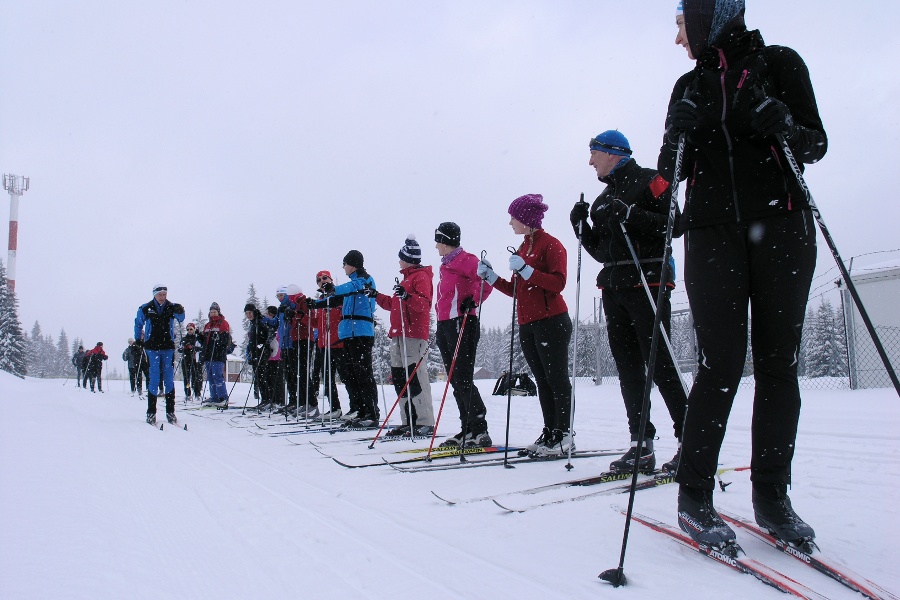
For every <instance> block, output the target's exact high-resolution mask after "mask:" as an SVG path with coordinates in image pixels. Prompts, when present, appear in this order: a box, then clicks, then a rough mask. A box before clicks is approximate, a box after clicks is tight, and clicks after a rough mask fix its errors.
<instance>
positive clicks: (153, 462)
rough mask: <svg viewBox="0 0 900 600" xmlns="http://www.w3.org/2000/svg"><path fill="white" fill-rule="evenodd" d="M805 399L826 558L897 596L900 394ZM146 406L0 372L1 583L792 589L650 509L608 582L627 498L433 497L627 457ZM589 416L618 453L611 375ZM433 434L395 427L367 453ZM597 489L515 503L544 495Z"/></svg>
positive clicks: (586, 408)
mask: <svg viewBox="0 0 900 600" xmlns="http://www.w3.org/2000/svg"><path fill="white" fill-rule="evenodd" d="M492 383H493V382H481V385H480V387H481V388H482V393H483V395H484V397H485V399H486V402H487V403H488V409H489V414H488V419H489V422H490V426H491V433H492V436H494V442H495V444H498V445H501V444H503V442H504V440H503V434H504V431H505V427H506V423H505V417H506V398H505V397H491V396H489V395H488V394H489V393H490V387H491V385H492ZM435 385H436V386H437V387H439V384H435ZM110 387H112V388H115V387H116V386H115V382H113V385H112V386H110ZM238 387H239V388H244V389H243V394H245V393H246V388H245V386H244V385H243V384H241V385H239V386H238ZM437 387H436V388H435V389H437ZM441 392H442V390H441ZM235 393H236V397H242V396H243V394H242V393H241V389H237V390H236V392H235ZM440 395H441V394H440V393H438V394H436V395H435V397H436V398H440ZM803 396H804V409H803V413H802V415H801V421H800V431H799V434H798V440H797V449H796V456H795V459H794V487H793V489H792V491H791V497H792V499H793V500H794V505H795V507H796V508H797V510H798V512H800V514H801V515H802V516H803V517H804V518H805V519H806V520H808V521H809V522H810V523H811V524H812V525H813V526H814V527H815V528H816V530H817V533H818V541H819V544H820V545H821V546H822V548H823V549H824V551H825V554H826V555H827V556H829V557H831V558H833V559H835V560H836V561H838V562H840V563H843V564H847V565H848V566H850V567H851V568H852V569H854V570H855V571H857V572H859V573H860V574H862V575H864V576H866V577H869V578H870V579H872V580H874V581H876V582H877V583H879V584H881V585H882V586H884V587H886V588H887V589H889V590H892V591H894V592H895V593H896V592H897V590H898V589H900V567H898V565H897V561H896V553H895V551H894V545H895V544H894V540H896V538H897V534H898V533H900V527H898V523H900V518H898V517H900V515H898V513H900V491H897V490H896V489H895V488H896V482H897V480H898V476H900V436H897V435H894V432H897V431H900V428H898V425H900V418H898V415H900V404H898V402H897V398H896V396H895V395H894V393H893V391H892V390H867V391H860V392H835V391H827V392H804V394H803ZM653 400H654V405H653V407H654V408H653V410H652V419H653V421H654V423H655V424H656V426H657V428H658V429H659V432H660V439H659V440H657V443H656V450H657V459H658V462H663V461H665V460H668V458H670V456H671V454H672V453H673V452H674V449H675V442H674V439H672V437H671V429H670V427H671V423H670V422H669V419H668V416H667V414H666V413H665V409H664V404H663V402H662V401H661V399H660V398H659V397H658V396H657V395H656V392H654V398H653ZM751 404H752V390H740V391H739V393H738V398H737V399H736V402H735V408H734V411H733V414H732V417H731V422H730V424H729V428H728V433H727V435H726V438H725V444H724V446H723V451H722V461H723V463H724V464H726V465H728V466H741V465H744V464H748V463H749V452H750V441H749V439H750V436H749V422H750V419H749V411H750V405H751ZM144 407H145V404H144V401H143V400H141V399H139V398H136V397H130V396H129V395H128V393H127V392H119V391H118V390H115V389H114V390H113V391H109V392H107V393H106V394H103V395H100V394H90V393H89V392H84V391H83V390H79V389H77V388H70V387H64V386H62V385H61V382H60V381H58V380H57V381H53V380H31V379H29V380H25V381H20V380H17V379H15V378H13V377H11V376H9V375H8V374H6V373H2V372H0V423H2V425H3V426H4V427H3V431H4V434H3V436H2V437H0V484H2V485H0V511H2V514H3V515H5V518H4V520H3V524H2V525H0V540H2V544H0V597H2V598H4V599H6V598H79V599H80V598H84V599H88V598H91V599H103V598H126V597H127V598H215V599H216V600H221V599H222V598H266V599H271V598H286V597H296V596H298V595H300V596H302V597H315V598H383V597H391V598H416V599H421V598H423V597H428V598H496V599H498V600H499V599H500V598H508V597H515V598H517V599H530V598H535V599H538V598H540V599H546V598H548V597H550V598H561V597H566V598H593V597H597V596H604V597H611V598H615V597H618V596H621V595H622V594H627V595H628V596H629V597H633V596H634V595H635V594H637V596H636V597H641V598H643V597H662V596H665V597H667V598H668V599H670V600H679V599H681V598H716V599H719V598H777V597H783V596H781V595H780V593H779V592H777V591H776V590H774V589H771V588H768V587H766V586H763V585H761V584H760V583H759V582H757V581H755V580H754V579H753V578H751V577H747V576H742V575H740V574H737V573H734V572H732V571H730V570H728V569H725V568H723V567H721V566H720V565H716V564H713V563H712V561H710V560H709V559H705V558H703V557H701V556H700V555H699V554H697V553H696V552H693V551H690V550H688V549H686V548H684V547H681V546H678V545H677V544H675V543H673V542H670V541H668V540H665V539H662V538H660V536H659V534H656V533H654V532H652V531H649V530H647V529H646V528H644V527H643V526H641V525H639V524H633V526H632V527H631V533H630V537H629V542H628V553H627V555H626V561H625V573H626V576H627V577H628V580H629V585H628V586H627V587H626V588H625V589H624V590H614V589H613V588H612V587H610V586H608V585H607V584H604V583H602V582H600V581H599V580H598V579H597V575H598V574H599V573H600V572H601V571H603V570H606V569H609V568H613V567H615V566H616V565H617V564H618V559H619V552H620V549H621V541H622V531H623V526H624V519H623V518H622V517H621V515H619V514H618V513H616V512H614V511H612V510H611V509H610V508H609V506H610V505H611V504H622V505H624V504H625V503H626V502H627V495H613V496H609V495H607V496H597V497H593V498H588V499H585V500H580V501H576V502H566V503H563V504H559V505H555V506H551V507H545V508H539V509H535V510H531V511H528V512H526V513H522V514H508V513H505V512H503V511H501V510H500V509H498V508H497V507H496V506H495V505H494V504H493V503H491V502H477V503H471V504H464V505H458V506H447V505H445V504H444V503H443V502H441V501H439V500H437V499H435V498H434V497H433V496H432V495H431V494H430V490H434V491H436V492H438V493H439V494H441V495H443V496H446V497H452V498H455V499H465V498H468V497H472V496H483V495H488V494H495V493H501V492H509V491H513V490H517V489H523V488H528V487H534V486H538V485H545V484H548V483H555V482H558V481H563V480H566V479H572V478H576V477H586V476H589V475H593V474H596V473H598V472H600V471H603V470H606V468H607V466H608V464H609V461H610V460H611V459H612V458H613V457H600V458H584V459H579V460H577V461H573V464H574V466H575V469H574V470H572V471H571V472H569V471H566V470H565V468H564V464H565V462H566V461H557V462H547V463H540V464H529V465H525V466H517V467H516V468H515V469H504V468H503V467H502V466H499V465H498V466H497V467H496V468H491V467H485V468H480V469H465V470H459V471H438V472H427V473H398V472H395V471H393V470H391V469H389V468H388V467H383V468H382V467H373V468H370V469H345V468H342V467H340V466H338V465H335V464H334V463H333V462H332V461H331V460H330V459H328V458H326V457H324V456H322V455H321V454H319V453H318V452H316V451H315V449H314V448H313V447H312V446H311V445H309V444H306V443H302V444H300V445H297V442H299V441H301V440H302V441H303V442H306V441H327V442H329V445H328V446H327V451H326V453H327V454H331V455H335V456H349V455H353V454H364V455H365V454H366V449H367V446H368V444H369V442H360V441H347V442H341V441H339V438H338V437H337V436H332V435H329V434H328V433H312V434H305V435H297V436H288V437H290V438H291V441H292V442H293V443H288V442H287V441H286V439H285V438H282V437H274V436H273V437H269V436H267V435H266V433H267V432H266V431H263V430H261V429H258V428H256V427H255V425H253V422H254V421H257V422H261V423H262V422H265V423H279V424H280V423H283V421H282V420H280V419H278V417H273V419H272V420H271V421H270V420H269V419H268V418H266V417H265V416H261V417H255V416H254V417H249V418H248V417H246V416H245V417H240V418H235V417H236V414H235V413H233V412H229V413H213V412H206V411H185V410H182V409H183V408H184V404H182V403H181V402H180V400H179V404H178V407H177V409H176V412H177V413H178V415H179V419H180V421H181V423H182V424H184V423H187V424H188V428H189V430H188V431H180V430H178V429H177V428H175V427H173V426H169V425H167V426H166V427H165V428H164V430H163V431H159V430H158V429H154V428H151V427H147V425H146V424H145V423H143V412H144ZM445 409H446V411H445V414H444V421H443V423H442V426H441V430H442V431H440V432H439V433H452V432H451V431H449V430H451V429H453V430H454V431H455V428H456V415H455V412H456V411H455V407H454V406H451V405H449V404H448V405H447V406H445ZM237 414H239V413H237ZM162 415H163V412H162V410H160V412H159V415H158V416H159V418H161V417H162ZM448 419H449V420H448ZM512 419H513V420H512V423H511V427H510V430H511V433H510V437H511V439H510V442H511V444H513V445H515V444H524V443H528V442H530V441H531V440H532V439H534V438H535V437H537V433H538V432H539V429H540V410H539V407H538V404H537V400H536V398H533V397H531V398H530V397H521V398H519V397H517V398H515V399H514V400H513V407H512ZM244 421H246V425H245V424H244ZM575 422H576V432H577V433H578V435H577V437H576V443H577V445H578V447H579V448H582V449H584V450H587V449H595V448H611V447H621V446H622V445H623V444H624V443H625V442H626V441H627V431H626V427H625V415H624V408H623V406H622V401H621V398H620V396H619V390H618V387H617V386H614V385H606V386H600V387H594V386H590V385H584V386H582V385H581V384H579V387H578V404H577V406H576V415H575ZM874 423H877V424H879V427H878V428H877V429H876V430H874V431H873V424H874ZM248 427H249V428H252V429H253V430H256V431H251V430H250V429H248ZM269 429H274V430H279V429H285V428H284V427H280V426H276V427H272V428H269ZM373 434H374V432H372V433H371V434H370V433H368V432H354V433H352V434H341V435H345V436H346V437H347V439H348V440H353V439H356V438H358V437H365V436H367V435H373ZM332 442H333V443H332ZM427 446H428V443H427V441H417V442H414V443H410V442H393V443H390V444H388V445H385V446H376V447H375V449H373V450H372V451H371V456H372V457H373V459H377V457H379V456H381V455H382V454H383V453H390V452H395V451H397V450H403V449H408V448H427ZM446 462H452V461H446ZM723 478H724V479H725V480H726V481H731V485H729V486H728V488H727V491H726V492H724V493H722V492H717V493H716V503H717V504H718V505H719V506H721V507H722V508H723V509H727V510H729V511H731V512H735V513H738V514H743V515H745V516H749V517H752V510H751V508H750V501H749V498H750V481H749V476H748V474H747V473H746V472H743V473H734V472H732V473H727V474H725V475H723ZM612 485H618V483H616V484H612ZM599 489H600V488H597V487H593V488H580V487H572V488H563V489H557V490H553V491H551V492H545V493H542V494H537V495H529V496H518V497H516V496H512V497H510V498H508V499H509V502H510V504H515V505H516V506H520V505H531V504H533V503H536V502H542V501H547V500H552V499H564V498H570V497H575V496H579V495H582V494H584V493H588V492H592V491H595V490H599ZM676 492H677V486H675V485H667V486H663V487H661V488H658V489H655V490H647V491H643V492H639V494H638V496H637V497H636V504H635V506H636V510H639V511H640V512H643V513H645V514H648V515H651V516H654V517H656V518H660V519H662V520H665V521H667V522H671V523H674V522H675V521H674V517H675V494H676ZM738 535H739V540H740V542H741V543H742V545H743V546H744V548H745V549H746V550H747V552H748V556H749V557H751V558H756V559H758V560H761V561H763V562H765V563H768V564H770V565H771V566H773V567H774V568H776V569H778V570H781V571H783V572H785V573H786V574H788V575H790V576H791V577H793V578H795V579H797V580H798V581H800V582H802V583H804V584H806V585H809V586H810V587H812V588H813V589H815V590H817V591H819V592H821V593H823V594H825V595H826V596H828V597H829V598H833V599H837V598H860V596H859V595H858V594H855V593H854V592H851V591H850V590H848V589H846V588H844V587H842V586H840V585H839V584H837V583H836V582H832V581H830V580H828V579H827V578H825V577H824V576H822V575H820V574H818V573H815V572H813V571H812V570H811V569H808V568H806V567H804V566H803V565H800V564H799V563H797V562H796V561H794V560H793V559H791V558H790V557H788V556H784V555H780V554H778V553H776V552H775V551H773V550H771V549H769V548H768V547H766V546H764V545H763V544H762V543H761V542H757V541H755V540H754V539H753V538H752V537H750V536H747V535H745V534H742V533H740V532H739V534H738ZM795 563H796V564H795ZM776 594H777V595H776Z"/></svg>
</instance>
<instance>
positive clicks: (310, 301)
mask: <svg viewBox="0 0 900 600" xmlns="http://www.w3.org/2000/svg"><path fill="white" fill-rule="evenodd" d="M304 302H306V308H308V309H309V310H312V309H313V308H315V305H316V301H315V299H314V298H306V299H305V300H304Z"/></svg>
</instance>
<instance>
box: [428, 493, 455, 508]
mask: <svg viewBox="0 0 900 600" xmlns="http://www.w3.org/2000/svg"><path fill="white" fill-rule="evenodd" d="M431 493H432V494H433V495H434V497H435V498H437V499H438V500H440V501H441V502H446V503H447V505H448V506H453V505H454V504H456V502H454V501H453V500H447V499H446V498H441V497H440V496H438V495H437V494H436V493H435V492H434V490H431Z"/></svg>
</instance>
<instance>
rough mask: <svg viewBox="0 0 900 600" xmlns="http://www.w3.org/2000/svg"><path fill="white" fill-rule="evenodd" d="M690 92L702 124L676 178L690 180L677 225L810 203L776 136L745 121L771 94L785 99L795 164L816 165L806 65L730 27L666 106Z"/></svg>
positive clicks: (817, 144)
mask: <svg viewBox="0 0 900 600" xmlns="http://www.w3.org/2000/svg"><path fill="white" fill-rule="evenodd" d="M689 86H692V90H691V93H690V94H689V97H690V99H691V100H693V101H694V102H695V103H696V104H697V107H698V111H699V113H700V116H701V125H700V127H699V128H698V130H697V131H696V132H694V133H692V134H690V135H689V137H688V139H687V141H686V143H685V153H684V157H683V164H682V169H681V177H680V179H682V180H683V179H685V178H686V179H687V190H686V200H685V204H684V214H683V215H682V217H681V219H680V222H679V226H680V229H681V230H682V231H684V230H687V229H691V228H694V227H705V226H708V225H719V224H724V223H736V222H739V221H745V220H754V219H760V218H765V217H770V216H775V215H779V214H785V213H787V212H790V211H792V210H797V209H800V208H805V207H807V206H809V204H808V202H807V200H806V197H805V195H804V194H803V191H802V189H801V188H800V186H799V185H798V183H797V181H796V178H795V177H794V174H793V172H792V171H791V169H790V166H789V164H788V163H787V160H786V158H785V156H784V153H783V151H782V149H781V148H780V147H779V146H778V142H777V141H776V140H775V138H774V137H772V138H762V137H760V136H759V135H757V134H756V132H755V131H754V130H753V129H752V128H751V126H750V118H751V111H752V110H753V109H754V108H756V106H758V105H759V104H760V102H762V100H763V98H764V97H765V96H771V97H774V98H777V99H779V100H781V101H782V102H784V103H785V104H786V105H787V107H788V109H789V110H790V112H791V115H792V116H793V119H794V122H795V124H796V125H797V128H796V133H795V134H794V135H792V136H791V137H790V139H788V140H787V141H788V145H789V146H790V148H791V150H792V152H793V153H794V156H795V157H796V159H797V161H798V162H799V163H814V162H816V161H818V160H819V159H820V158H822V156H823V155H824V154H825V151H826V149H827V146H828V141H827V138H826V136H825V130H824V128H823V126H822V121H821V119H820V118H819V111H818V107H817V106H816V99H815V95H814V94H813V89H812V84H811V82H810V79H809V71H808V70H807V68H806V65H805V64H804V62H803V59H801V58H800V56H799V55H798V54H797V53H796V52H795V51H794V50H791V49H790V48H785V47H782V46H766V45H765V43H764V42H763V39H762V36H761V35H760V34H759V32H758V31H746V30H740V31H735V32H733V33H731V34H729V35H727V36H726V37H725V39H724V40H723V41H722V42H721V43H720V44H718V47H717V46H710V47H708V48H707V49H706V50H705V51H704V52H703V54H701V55H700V58H699V59H698V60H697V66H696V67H695V68H694V70H692V71H690V72H689V73H686V74H684V75H683V76H682V77H681V78H680V79H679V80H678V82H677V83H676V84H675V88H674V89H673V90H672V96H671V98H670V99H669V106H671V105H672V104H674V103H675V102H677V101H678V100H681V99H682V98H684V97H685V91H686V90H687V89H688V87H689ZM676 150H677V136H675V135H672V134H671V132H667V135H666V136H665V138H664V140H663V146H662V148H661V149H660V156H659V163H658V166H659V172H660V174H661V175H662V176H663V177H665V178H666V179H667V180H668V181H671V180H672V178H673V176H674V170H675V157H676Z"/></svg>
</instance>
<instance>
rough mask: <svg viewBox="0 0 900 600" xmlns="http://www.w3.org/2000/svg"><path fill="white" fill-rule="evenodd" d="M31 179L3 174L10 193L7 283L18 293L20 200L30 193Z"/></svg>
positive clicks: (6, 187)
mask: <svg viewBox="0 0 900 600" xmlns="http://www.w3.org/2000/svg"><path fill="white" fill-rule="evenodd" d="M28 185H29V178H28V177H23V176H21V175H10V174H8V173H4V174H3V189H5V190H6V191H7V192H9V259H8V260H7V262H6V281H7V282H8V285H9V291H10V292H15V291H16V247H17V246H18V244H19V198H21V197H22V194H24V193H25V192H27V191H28Z"/></svg>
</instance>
